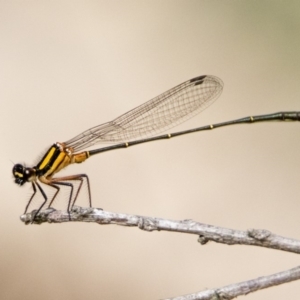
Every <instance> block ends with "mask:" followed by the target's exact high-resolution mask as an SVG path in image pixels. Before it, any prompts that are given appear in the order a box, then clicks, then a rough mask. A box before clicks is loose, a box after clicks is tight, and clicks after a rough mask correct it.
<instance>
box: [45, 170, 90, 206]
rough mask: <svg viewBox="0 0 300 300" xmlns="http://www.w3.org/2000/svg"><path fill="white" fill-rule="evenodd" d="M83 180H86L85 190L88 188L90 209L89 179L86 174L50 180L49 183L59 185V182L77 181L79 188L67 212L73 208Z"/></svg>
mask: <svg viewBox="0 0 300 300" xmlns="http://www.w3.org/2000/svg"><path fill="white" fill-rule="evenodd" d="M83 178H86V182H87V188H88V193H89V205H90V207H92V197H91V188H90V181H89V177H88V176H87V175H86V174H77V175H71V176H65V177H59V178H52V180H51V182H52V183H54V184H59V182H63V181H71V180H79V181H80V183H79V187H78V189H77V192H76V195H75V197H74V200H73V203H72V205H71V206H70V207H69V206H68V210H69V209H72V207H73V206H74V204H75V202H76V200H77V197H78V195H79V192H80V190H81V188H82V184H83ZM52 202H53V200H52V201H51V203H50V205H51V204H52Z"/></svg>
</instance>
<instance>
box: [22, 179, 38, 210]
mask: <svg viewBox="0 0 300 300" xmlns="http://www.w3.org/2000/svg"><path fill="white" fill-rule="evenodd" d="M32 189H33V194H32V195H31V197H30V199H29V201H28V203H27V205H26V208H25V212H24V214H26V213H27V210H28V207H29V205H30V203H31V201H32V199H33V197H34V195H35V194H36V187H35V184H34V182H32Z"/></svg>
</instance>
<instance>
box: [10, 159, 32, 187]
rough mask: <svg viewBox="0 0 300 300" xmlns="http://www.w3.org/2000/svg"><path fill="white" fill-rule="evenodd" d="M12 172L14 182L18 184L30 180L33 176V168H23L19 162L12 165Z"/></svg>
mask: <svg viewBox="0 0 300 300" xmlns="http://www.w3.org/2000/svg"><path fill="white" fill-rule="evenodd" d="M12 172H13V175H14V177H15V183H16V184H19V185H23V184H24V183H25V182H27V181H32V179H33V178H34V177H35V170H34V169H32V168H25V167H24V166H23V165H21V164H16V165H14V167H13V170H12Z"/></svg>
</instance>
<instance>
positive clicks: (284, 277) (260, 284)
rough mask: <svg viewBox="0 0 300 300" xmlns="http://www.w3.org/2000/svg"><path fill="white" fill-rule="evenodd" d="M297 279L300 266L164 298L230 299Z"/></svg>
mask: <svg viewBox="0 0 300 300" xmlns="http://www.w3.org/2000/svg"><path fill="white" fill-rule="evenodd" d="M297 279H300V266H298V267H296V268H293V269H290V270H287V271H284V272H280V273H276V274H273V275H269V276H263V277H259V278H256V279H252V280H248V281H244V282H240V283H236V284H231V285H227V286H224V287H222V288H218V289H210V290H205V291H202V292H198V293H195V294H189V295H185V296H179V297H175V298H168V299H164V300H229V299H233V298H236V297H238V296H242V295H247V294H249V293H253V292H255V291H258V290H262V289H265V288H268V287H272V286H275V285H279V284H283V283H287V282H291V281H294V280H297Z"/></svg>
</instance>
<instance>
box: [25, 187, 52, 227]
mask: <svg viewBox="0 0 300 300" xmlns="http://www.w3.org/2000/svg"><path fill="white" fill-rule="evenodd" d="M36 185H37V187H38V189H39V190H40V192H41V194H42V195H43V197H44V199H45V201H44V202H43V203H42V205H41V206H40V207H39V209H38V210H37V211H36V213H35V214H34V216H33V218H32V221H31V224H32V223H33V222H34V219H35V218H36V216H37V215H38V213H39V212H40V211H41V209H42V208H43V206H44V205H45V204H46V202H47V200H48V198H47V195H46V193H45V192H44V190H43V189H42V187H41V186H40V185H39V183H38V182H36ZM56 193H57V192H56ZM31 200H32V197H31V199H30V201H31Z"/></svg>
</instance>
